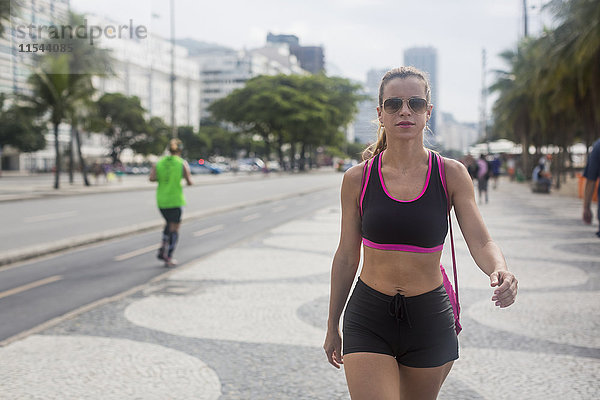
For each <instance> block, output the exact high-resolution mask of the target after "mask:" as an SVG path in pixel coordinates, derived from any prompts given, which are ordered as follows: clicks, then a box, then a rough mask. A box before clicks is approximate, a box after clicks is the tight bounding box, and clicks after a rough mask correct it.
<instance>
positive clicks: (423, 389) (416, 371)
mask: <svg viewBox="0 0 600 400" xmlns="http://www.w3.org/2000/svg"><path fill="white" fill-rule="evenodd" d="M452 364H454V361H450V362H448V363H446V364H444V365H442V366H441V367H434V368H412V367H407V366H405V365H402V364H398V368H399V376H400V391H399V392H400V399H401V400H435V399H436V398H437V395H438V393H439V391H440V389H441V388H442V384H443V383H444V380H445V379H446V377H447V376H448V373H449V372H450V369H451V368H452Z"/></svg>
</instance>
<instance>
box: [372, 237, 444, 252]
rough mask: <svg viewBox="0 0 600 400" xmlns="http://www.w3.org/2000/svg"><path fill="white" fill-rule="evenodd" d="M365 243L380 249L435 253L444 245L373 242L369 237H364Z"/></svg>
mask: <svg viewBox="0 0 600 400" xmlns="http://www.w3.org/2000/svg"><path fill="white" fill-rule="evenodd" d="M362 241H363V244H364V245H365V246H367V247H372V248H374V249H379V250H395V251H408V252H411V253H435V252H438V251H442V249H443V248H444V245H443V244H441V245H439V246H435V247H419V246H411V245H409V244H383V243H375V242H371V241H370V240H368V239H365V238H363V240H362Z"/></svg>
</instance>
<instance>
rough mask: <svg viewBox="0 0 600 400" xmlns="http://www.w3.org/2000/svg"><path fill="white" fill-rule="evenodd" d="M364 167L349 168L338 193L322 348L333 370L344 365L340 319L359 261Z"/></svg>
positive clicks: (361, 165)
mask: <svg viewBox="0 0 600 400" xmlns="http://www.w3.org/2000/svg"><path fill="white" fill-rule="evenodd" d="M362 173H363V164H360V165H356V166H354V167H352V168H350V169H349V170H348V171H346V173H345V174H344V179H343V181H342V190H341V203H342V227H341V234H340V242H339V244H338V248H337V251H336V253H335V256H334V258H333V263H332V266H331V291H330V295H329V318H328V320H327V337H326V338H325V344H324V345H323V348H324V349H325V353H326V354H327V359H328V360H329V362H330V363H331V364H332V365H333V366H334V367H336V368H340V364H343V360H342V339H341V334H340V328H339V323H340V316H341V315H342V311H343V309H344V305H345V304H346V299H347V298H348V294H349V293H350V289H351V287H352V282H353V281H354V277H355V275H356V271H357V269H358V264H359V262H360V244H361V216H360V209H359V197H360V192H361V187H360V186H361V181H362Z"/></svg>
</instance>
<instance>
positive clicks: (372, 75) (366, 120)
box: [353, 69, 387, 144]
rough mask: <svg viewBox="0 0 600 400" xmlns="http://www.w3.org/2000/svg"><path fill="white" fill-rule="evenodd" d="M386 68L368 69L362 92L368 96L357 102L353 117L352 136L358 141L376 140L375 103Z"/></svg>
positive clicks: (369, 141)
mask: <svg viewBox="0 0 600 400" xmlns="http://www.w3.org/2000/svg"><path fill="white" fill-rule="evenodd" d="M386 72H387V69H370V70H369V71H368V72H367V77H366V78H367V80H366V83H365V84H364V85H363V88H364V94H365V95H366V96H368V97H369V98H368V99H366V100H363V101H361V102H360V103H359V104H358V113H357V115H356V118H355V119H354V123H353V124H354V137H355V140H356V141H357V142H360V143H365V144H366V143H373V142H374V141H376V140H377V103H378V99H377V96H378V93H379V84H380V83H381V78H383V76H384V75H385V73H386Z"/></svg>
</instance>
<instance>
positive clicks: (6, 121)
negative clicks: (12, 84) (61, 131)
mask: <svg viewBox="0 0 600 400" xmlns="http://www.w3.org/2000/svg"><path fill="white" fill-rule="evenodd" d="M5 99H6V96H5V95H4V93H0V148H1V147H2V146H3V145H10V146H12V147H15V148H16V149H18V150H19V151H22V152H25V153H29V152H33V151H38V150H42V149H43V148H45V147H46V139H45V137H44V127H43V126H42V125H40V124H39V123H37V115H36V112H35V110H33V109H28V108H25V107H18V106H16V105H14V104H13V105H12V106H11V107H9V108H8V109H6V110H5V109H4V103H5Z"/></svg>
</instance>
